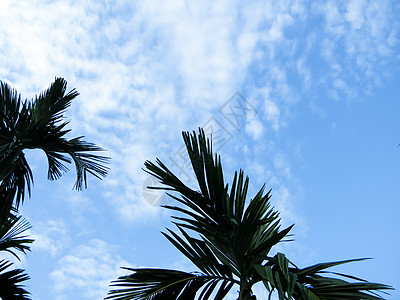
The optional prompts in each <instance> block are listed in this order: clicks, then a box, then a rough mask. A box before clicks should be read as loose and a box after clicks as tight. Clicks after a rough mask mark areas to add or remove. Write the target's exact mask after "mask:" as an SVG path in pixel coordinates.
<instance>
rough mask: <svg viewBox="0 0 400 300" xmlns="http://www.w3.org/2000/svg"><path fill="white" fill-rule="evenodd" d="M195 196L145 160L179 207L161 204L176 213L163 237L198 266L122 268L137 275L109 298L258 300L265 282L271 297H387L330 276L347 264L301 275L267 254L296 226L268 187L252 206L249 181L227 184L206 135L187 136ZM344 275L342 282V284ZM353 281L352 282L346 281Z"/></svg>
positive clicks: (115, 286)
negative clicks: (286, 222)
mask: <svg viewBox="0 0 400 300" xmlns="http://www.w3.org/2000/svg"><path fill="white" fill-rule="evenodd" d="M183 139H184V142H185V145H186V148H187V152H188V154H189V159H190V161H191V165H192V167H193V171H194V173H195V176H196V179H197V182H198V190H194V189H192V188H190V187H188V186H187V185H185V184H184V183H183V182H182V181H181V180H180V179H179V178H178V177H177V176H175V175H174V174H173V172H172V171H171V170H170V169H168V167H167V166H166V165H164V164H163V163H162V162H161V161H160V160H159V159H157V160H156V163H152V162H150V161H146V162H145V171H146V172H148V173H149V174H150V175H152V176H154V177H155V178H157V179H158V180H159V181H160V182H161V183H162V184H163V186H162V187H154V188H157V189H162V190H164V191H166V192H167V193H168V195H169V196H170V197H172V198H173V199H174V200H176V203H179V205H176V206H175V205H164V206H163V207H164V208H166V209H169V210H171V211H172V212H175V215H174V216H173V217H172V218H173V224H174V225H175V226H176V228H177V230H178V232H176V231H173V230H171V229H167V231H166V232H164V233H163V235H164V236H165V237H166V238H167V239H168V240H169V241H170V242H171V243H172V244H173V245H174V246H175V247H176V248H177V249H178V250H179V251H180V252H181V253H182V254H183V255H184V256H186V257H187V258H188V259H189V260H190V261H191V262H192V263H193V264H194V265H195V266H196V267H197V268H198V271H196V272H193V273H189V272H183V271H178V270H168V269H157V268H140V269H138V268H125V269H126V270H127V271H129V272H132V273H131V274H130V275H127V276H122V277H120V278H118V279H117V280H116V281H113V282H112V283H111V291H110V292H109V295H108V296H107V298H106V299H118V300H128V299H142V300H143V299H144V300H146V299H147V300H150V299H151V300H156V299H180V300H184V299H210V297H213V299H223V298H225V297H226V295H227V294H228V293H229V291H230V290H231V289H232V288H233V287H234V286H236V287H237V289H238V299H239V300H250V299H256V296H255V295H253V292H252V288H253V286H254V284H256V283H258V282H263V283H264V285H265V287H266V289H267V290H268V291H269V294H270V298H271V297H272V295H274V293H276V294H277V296H278V297H279V299H280V300H282V299H312V300H316V299H382V298H381V297H380V296H379V295H378V294H376V293H375V291H380V290H385V289H389V288H390V287H389V286H386V285H382V284H374V283H369V282H366V281H363V280H361V279H358V278H355V277H352V276H347V275H344V274H338V273H333V275H334V276H333V278H330V277H326V273H324V272H325V271H324V270H325V269H326V268H329V267H332V266H335V265H339V264H342V263H346V262H349V261H342V262H334V263H324V264H317V265H315V266H311V267H308V268H303V269H300V268H298V267H296V266H295V265H294V264H292V263H291V262H290V261H289V260H288V259H287V258H286V257H285V255H284V254H281V253H278V254H276V255H275V256H272V257H271V256H270V252H271V250H272V248H273V247H274V246H275V245H276V244H277V243H279V242H281V241H285V240H288V239H289V238H290V235H289V232H290V230H291V228H292V226H293V225H292V226H289V227H287V228H281V225H280V218H279V213H278V212H276V211H275V210H274V209H273V208H272V207H271V205H270V197H271V191H270V190H269V191H268V192H265V185H264V186H263V187H262V188H261V189H260V190H259V191H258V193H257V194H256V195H255V196H254V197H253V198H252V199H250V200H247V190H248V186H249V178H248V177H244V174H243V171H241V170H240V171H239V172H236V173H235V175H234V178H233V182H232V185H231V186H229V185H228V184H226V183H225V181H224V176H223V172H222V165H221V160H220V157H219V156H218V155H217V154H215V155H214V154H213V151H212V145H211V142H210V140H209V139H207V138H206V136H205V133H204V131H203V130H202V129H200V130H199V134H198V135H196V133H195V132H193V134H189V133H188V132H184V133H183ZM338 277H341V278H338ZM349 279H352V280H354V281H355V282H348V281H346V280H349Z"/></svg>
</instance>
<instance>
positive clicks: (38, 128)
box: [0, 78, 108, 221]
mask: <svg viewBox="0 0 400 300" xmlns="http://www.w3.org/2000/svg"><path fill="white" fill-rule="evenodd" d="M66 86H67V82H66V81H65V80H64V79H62V78H56V80H55V81H54V83H52V84H51V86H50V87H49V88H48V89H47V90H45V91H43V92H42V93H41V94H40V95H38V96H36V98H35V99H33V100H32V101H28V100H25V101H22V100H21V96H20V95H18V94H17V92H16V91H15V90H13V89H11V88H10V87H9V86H8V85H7V84H5V83H3V82H0V200H1V202H0V216H1V217H0V221H1V219H4V218H6V217H7V214H8V212H9V211H10V209H11V207H12V206H15V208H16V209H18V207H19V205H20V203H21V202H22V201H23V200H24V195H25V194H26V191H27V192H28V194H29V195H30V188H31V184H32V182H33V174H32V171H31V169H30V167H29V165H28V163H27V161H26V159H25V155H24V153H23V150H24V149H41V150H43V151H44V153H45V154H46V157H47V161H48V178H49V179H51V180H54V179H57V178H59V177H60V176H61V175H62V174H63V173H64V172H65V171H66V170H67V166H66V165H65V164H66V163H67V164H69V163H71V160H72V161H73V162H74V164H75V167H76V174H77V181H76V183H75V187H76V188H77V189H82V187H83V186H86V174H87V173H90V174H92V175H94V176H96V177H101V176H105V175H106V174H107V168H106V167H105V166H104V163H105V162H106V161H107V159H108V158H107V157H104V156H100V155H96V154H93V152H97V151H101V150H102V149H101V148H100V147H98V146H96V145H94V144H92V143H88V142H85V141H83V140H82V137H77V138H72V139H67V138H66V137H65V135H66V134H67V133H68V132H69V131H70V130H68V129H65V126H66V125H67V124H68V122H66V121H64V120H63V114H64V112H65V110H66V109H67V108H68V107H69V106H70V104H71V101H72V100H73V99H74V98H75V97H76V96H78V92H76V91H75V90H72V91H70V92H69V93H66Z"/></svg>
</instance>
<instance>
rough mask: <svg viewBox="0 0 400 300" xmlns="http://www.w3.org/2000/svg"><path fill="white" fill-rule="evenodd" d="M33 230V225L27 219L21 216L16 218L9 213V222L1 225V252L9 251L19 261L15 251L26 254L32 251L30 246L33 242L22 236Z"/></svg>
mask: <svg viewBox="0 0 400 300" xmlns="http://www.w3.org/2000/svg"><path fill="white" fill-rule="evenodd" d="M29 228H31V225H30V224H29V222H28V221H27V220H26V219H23V218H22V217H21V216H16V215H14V214H13V213H11V212H10V213H9V216H8V218H7V220H6V221H5V222H3V223H1V224H0V251H7V252H9V253H11V254H12V255H14V256H15V257H16V258H17V259H19V257H18V255H17V254H16V253H15V251H14V249H15V250H18V251H21V252H22V253H26V251H30V247H29V246H28V245H29V244H31V243H32V242H33V240H32V239H28V238H27V236H26V235H22V233H24V232H25V231H27V230H28V229H29Z"/></svg>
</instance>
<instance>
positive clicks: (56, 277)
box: [50, 239, 127, 299]
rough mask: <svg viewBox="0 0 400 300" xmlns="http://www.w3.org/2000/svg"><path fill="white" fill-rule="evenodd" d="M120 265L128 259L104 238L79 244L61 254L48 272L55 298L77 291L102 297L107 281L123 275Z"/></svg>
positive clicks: (76, 292) (87, 296) (105, 291)
mask: <svg viewBox="0 0 400 300" xmlns="http://www.w3.org/2000/svg"><path fill="white" fill-rule="evenodd" d="M121 265H127V263H126V262H125V261H124V260H123V259H122V258H121V257H120V256H119V255H118V254H116V249H115V248H114V247H112V246H110V245H108V244H107V243H106V242H104V241H101V240H97V239H96V240H90V241H88V242H87V243H86V244H82V245H79V246H77V247H76V248H74V249H71V253H70V254H67V255H65V256H64V257H62V258H61V259H60V260H59V261H58V263H57V265H56V266H55V267H56V268H55V270H54V271H53V272H52V273H51V274H50V277H51V279H52V280H53V282H54V292H55V295H56V296H55V298H56V299H70V298H71V296H72V295H77V294H79V295H80V297H82V298H88V299H102V298H104V297H105V296H106V295H107V292H108V285H109V283H110V281H111V280H114V279H116V278H118V276H120V275H123V271H122V270H121V269H120V266H121ZM78 291H79V292H78ZM71 292H73V294H70V293H71Z"/></svg>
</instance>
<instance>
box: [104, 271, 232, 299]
mask: <svg viewBox="0 0 400 300" xmlns="http://www.w3.org/2000/svg"><path fill="white" fill-rule="evenodd" d="M124 269H126V270H128V271H131V272H134V273H133V274H131V275H128V276H121V277H120V278H118V280H116V281H114V282H112V284H111V287H112V288H116V289H113V290H111V291H110V292H109V294H108V296H107V297H106V299H114V300H128V299H129V300H136V299H140V300H158V299H160V300H162V299H177V300H186V299H195V296H196V294H197V293H199V294H200V298H199V299H201V300H207V299H209V297H210V296H211V294H212V293H213V291H215V290H216V288H217V287H218V286H219V288H218V290H217V294H216V296H215V298H214V299H217V300H220V299H223V298H224V297H225V295H226V294H227V293H228V292H229V290H230V289H231V287H232V285H233V282H231V281H229V280H227V278H225V277H219V276H212V275H205V274H201V273H198V274H192V273H187V272H182V271H176V270H166V269H133V268H124ZM203 286H204V288H202V287H203Z"/></svg>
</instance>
